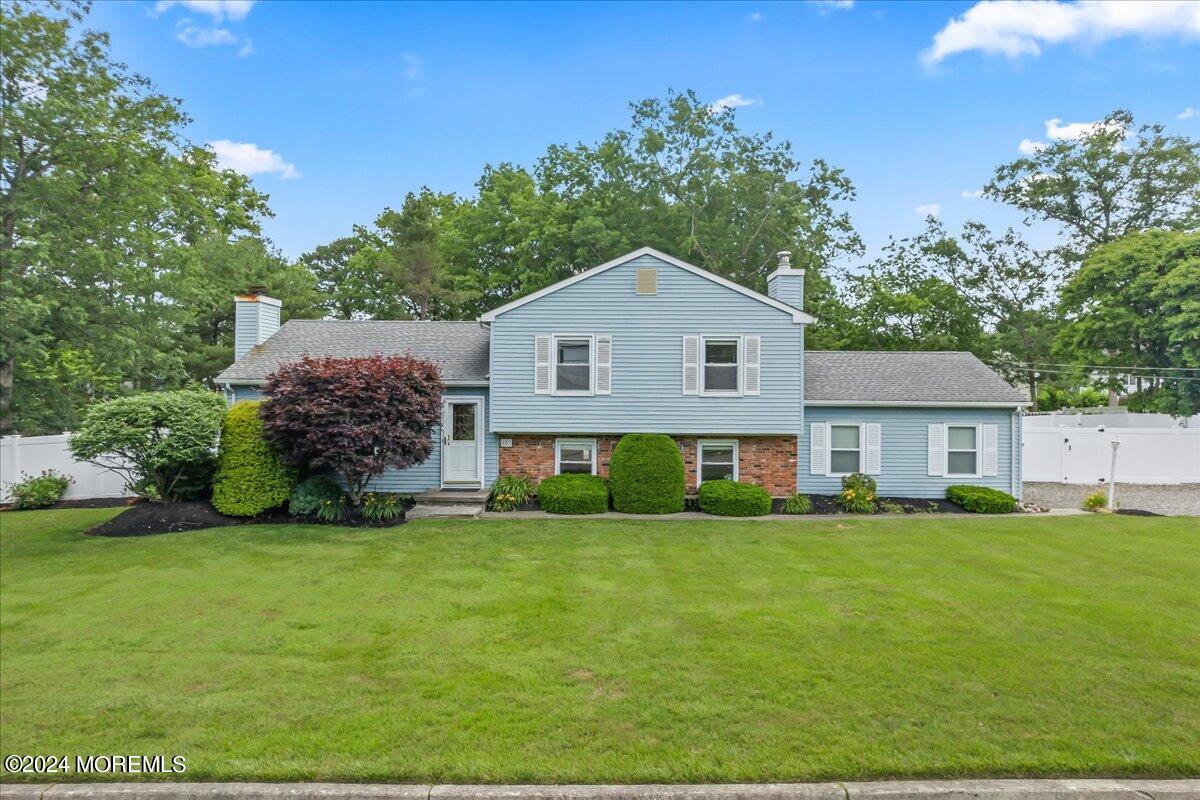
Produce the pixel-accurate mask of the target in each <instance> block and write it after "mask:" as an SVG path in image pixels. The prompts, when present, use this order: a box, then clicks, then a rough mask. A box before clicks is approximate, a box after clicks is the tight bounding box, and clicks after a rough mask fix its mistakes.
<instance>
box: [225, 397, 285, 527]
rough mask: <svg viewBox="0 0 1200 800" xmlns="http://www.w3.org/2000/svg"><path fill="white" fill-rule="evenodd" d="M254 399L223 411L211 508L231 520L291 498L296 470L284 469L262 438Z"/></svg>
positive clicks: (261, 427) (252, 515)
mask: <svg viewBox="0 0 1200 800" xmlns="http://www.w3.org/2000/svg"><path fill="white" fill-rule="evenodd" d="M260 405H261V403H260V402H259V401H257V400H255V401H246V402H241V403H235V404H234V405H233V406H232V407H230V409H229V410H228V411H226V412H225V422H224V424H223V425H222V426H221V445H220V447H219V448H218V450H217V474H216V476H215V478H214V479H213V494H212V504H213V508H215V509H217V511H220V512H221V513H222V514H228V515H229V516H231V517H254V516H257V515H259V514H261V513H263V512H264V511H266V510H267V509H269V508H275V507H277V506H281V505H283V504H284V503H286V502H287V501H288V498H289V497H291V495H292V487H293V486H295V484H296V470H295V469H293V468H291V467H287V466H284V464H283V462H282V461H280V460H279V456H278V455H277V454H276V453H275V451H274V450H273V449H271V445H269V444H267V442H266V440H265V439H263V437H262V429H263V426H262V420H260V419H259V418H258V407H259V406H260Z"/></svg>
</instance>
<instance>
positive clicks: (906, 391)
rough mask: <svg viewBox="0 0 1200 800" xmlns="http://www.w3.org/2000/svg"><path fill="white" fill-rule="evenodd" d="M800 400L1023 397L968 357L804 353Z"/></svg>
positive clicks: (935, 400)
mask: <svg viewBox="0 0 1200 800" xmlns="http://www.w3.org/2000/svg"><path fill="white" fill-rule="evenodd" d="M804 399H805V401H807V402H813V401H831V400H857V401H867V402H875V403H879V402H911V403H919V402H929V403H1013V404H1016V403H1021V402H1024V401H1025V400H1028V397H1026V395H1025V392H1023V391H1021V390H1020V389H1015V388H1013V387H1012V386H1009V385H1008V383H1006V382H1005V381H1004V379H1003V378H1001V377H1000V376H999V375H997V374H996V373H995V372H993V371H992V370H991V369H990V368H989V367H988V366H987V365H986V364H984V363H983V362H982V361H980V360H979V359H978V358H976V357H975V356H973V355H971V354H970V353H957V352H937V351H931V352H923V351H911V350H909V351H902V352H879V351H854V350H809V351H807V352H806V353H805V354H804Z"/></svg>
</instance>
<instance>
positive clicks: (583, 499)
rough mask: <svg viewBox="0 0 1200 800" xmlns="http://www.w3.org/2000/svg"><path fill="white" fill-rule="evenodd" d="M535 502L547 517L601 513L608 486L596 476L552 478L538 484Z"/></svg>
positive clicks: (606, 501)
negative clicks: (536, 500) (549, 514)
mask: <svg viewBox="0 0 1200 800" xmlns="http://www.w3.org/2000/svg"><path fill="white" fill-rule="evenodd" d="M538 502H539V504H540V505H541V507H542V511H546V512H549V513H551V514H603V513H604V512H605V511H608V486H606V485H605V483H604V479H603V478H600V477H597V476H596V475H555V476H554V477H553V478H546V480H544V481H542V482H541V483H539V484H538Z"/></svg>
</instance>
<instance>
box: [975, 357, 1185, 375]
mask: <svg viewBox="0 0 1200 800" xmlns="http://www.w3.org/2000/svg"><path fill="white" fill-rule="evenodd" d="M997 360H999V361H1006V362H1009V363H1012V364H1025V365H1029V366H1034V365H1041V366H1046V367H1074V368H1076V369H1110V370H1153V371H1162V372H1167V371H1171V372H1200V367H1129V366H1117V365H1114V364H1062V363H1057V362H1054V361H1021V360H1020V359H1016V358H999V359H997Z"/></svg>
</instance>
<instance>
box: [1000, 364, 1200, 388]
mask: <svg viewBox="0 0 1200 800" xmlns="http://www.w3.org/2000/svg"><path fill="white" fill-rule="evenodd" d="M996 363H999V364H1002V365H1004V366H1007V367H1010V368H1012V367H1020V368H1021V369H1023V370H1024V371H1026V372H1037V373H1040V374H1042V375H1078V374H1079V373H1078V372H1077V371H1076V370H1072V369H1044V368H1042V367H1029V366H1024V365H1022V364H1021V363H1019V362H1017V363H1011V362H996ZM1112 374H1113V375H1119V376H1123V377H1126V378H1146V379H1147V380H1156V381H1177V382H1184V383H1200V377H1184V376H1182V375H1137V374H1135V373H1131V372H1125V371H1121V370H1113V371H1112Z"/></svg>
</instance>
